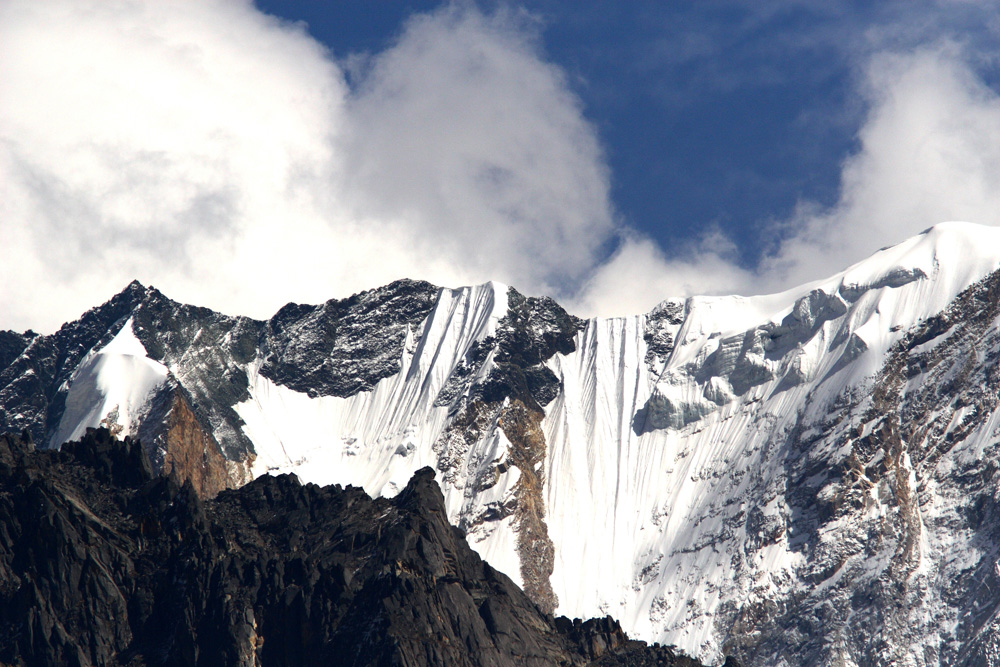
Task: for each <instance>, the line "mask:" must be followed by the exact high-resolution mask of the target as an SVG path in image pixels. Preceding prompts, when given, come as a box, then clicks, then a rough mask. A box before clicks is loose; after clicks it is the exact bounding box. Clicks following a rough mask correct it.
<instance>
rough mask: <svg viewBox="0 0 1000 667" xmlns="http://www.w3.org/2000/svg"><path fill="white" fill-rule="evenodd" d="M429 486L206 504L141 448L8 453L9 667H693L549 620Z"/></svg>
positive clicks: (3, 467) (288, 493)
mask: <svg viewBox="0 0 1000 667" xmlns="http://www.w3.org/2000/svg"><path fill="white" fill-rule="evenodd" d="M433 478H434V475H433V472H432V471H431V470H430V469H427V468H425V469H423V470H420V471H418V472H417V474H416V475H415V476H414V477H413V479H412V480H411V481H410V483H409V485H408V486H407V487H406V488H405V489H404V490H403V491H402V492H401V493H400V494H399V495H398V496H397V497H396V498H394V499H392V500H387V499H377V500H372V499H371V498H370V497H368V496H367V495H365V493H364V492H363V491H361V490H360V489H357V488H353V487H347V488H341V487H339V486H329V487H318V486H315V485H304V486H303V485H301V484H300V483H299V482H298V480H297V479H296V478H295V477H294V476H291V475H286V476H281V477H270V476H264V477H261V478H259V479H257V480H256V481H254V482H251V483H250V484H248V485H246V486H244V487H242V488H240V489H238V490H229V491H223V492H222V493H220V494H219V495H218V497H217V498H216V499H214V500H209V501H202V500H200V499H199V497H198V494H197V493H196V492H195V491H194V489H193V487H192V485H191V483H190V481H188V482H187V483H185V485H184V486H179V485H178V484H177V482H176V481H175V479H174V478H172V477H156V476H154V474H153V468H152V466H151V465H150V462H149V460H148V458H147V456H146V453H145V452H144V450H143V448H142V447H141V446H140V445H139V444H138V443H137V442H133V441H131V440H128V439H126V440H125V441H124V442H119V441H117V440H116V439H114V438H113V437H112V436H111V435H110V433H109V432H108V431H106V430H98V431H90V432H88V433H87V435H86V436H85V437H84V438H83V439H82V440H81V441H79V442H75V443H67V444H66V445H64V446H63V447H62V449H61V451H35V450H34V447H33V446H32V445H31V443H30V439H29V438H26V437H22V438H18V437H14V436H2V437H0V662H2V663H5V664H8V663H9V664H16V665H56V664H58V665H330V664H338V665H445V664H446V665H511V664H519V665H587V664H600V665H696V664H698V663H696V662H694V661H691V660H690V659H688V658H686V657H683V656H676V655H675V654H674V653H673V652H672V651H671V650H670V649H668V648H665V647H659V646H656V647H649V646H646V645H645V644H643V643H641V642H635V641H631V640H629V639H628V638H627V637H626V636H625V634H624V633H623V632H622V630H621V627H620V626H619V625H618V622H617V621H615V620H613V619H611V618H604V619H595V620H590V621H586V622H581V621H579V620H577V621H570V620H569V619H565V618H559V619H553V618H552V617H551V616H548V615H546V614H544V613H542V612H541V611H540V610H539V609H538V607H536V606H535V604H534V603H532V602H531V601H530V600H529V599H528V598H527V597H526V596H525V594H524V593H523V592H522V591H521V590H520V589H518V588H517V586H515V585H514V584H513V583H512V582H511V581H510V579H508V578H507V577H506V576H504V575H503V574H500V573H498V572H496V571H495V570H494V569H493V568H491V567H490V566H489V565H488V564H486V563H485V562H483V561H482V560H481V559H480V558H479V557H478V556H477V555H476V554H475V552H473V551H472V550H471V549H469V547H468V545H467V544H466V543H465V540H464V537H463V535H462V533H461V531H460V530H458V529H457V528H454V527H452V526H451V525H449V523H448V520H447V516H446V513H445V510H444V505H443V497H442V495H441V491H440V490H439V488H438V486H437V484H436V483H435V482H434V479H433Z"/></svg>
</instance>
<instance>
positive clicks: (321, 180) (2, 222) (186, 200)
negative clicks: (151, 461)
mask: <svg viewBox="0 0 1000 667" xmlns="http://www.w3.org/2000/svg"><path fill="white" fill-rule="evenodd" d="M0 50H2V53H0V327H3V328H8V327H10V328H16V329H23V328H27V327H34V328H37V329H41V330H52V329H54V328H55V327H56V326H58V325H59V324H60V323H62V322H63V321H65V320H68V319H72V318H75V317H76V316H77V315H79V313H80V312H82V311H83V310H85V309H86V308H88V307H90V306H92V305H94V304H95V303H97V302H99V301H101V300H102V299H104V298H107V297H108V296H110V295H111V294H113V293H114V292H116V291H117V290H119V289H121V288H122V287H123V286H124V285H125V284H126V283H128V282H129V281H130V280H131V279H132V278H135V277H137V278H139V279H140V280H142V281H143V282H145V283H147V284H155V285H156V286H157V287H160V288H161V289H163V290H164V291H165V292H166V293H167V294H168V295H170V296H172V297H174V298H177V299H179V300H182V301H187V302H191V303H198V304H203V305H208V306H211V307H213V308H217V309H220V310H223V311H226V312H233V313H246V314H250V315H254V316H258V317H264V316H268V315H270V314H271V313H273V312H274V311H275V310H276V309H277V308H278V307H279V306H280V305H282V304H283V303H284V302H286V301H288V300H297V301H305V302H318V301H323V300H325V299H327V298H330V297H332V296H346V295H348V294H350V293H352V292H354V291H358V290H362V289H366V288H370V287H374V286H377V285H380V284H384V283H385V282H387V281H389V280H392V279H394V278H398V277H403V276H408V277H415V278H424V279H428V280H431V281H433V282H436V283H438V284H445V285H457V284H469V283H473V282H479V281H484V280H488V279H498V280H502V281H505V282H509V283H511V284H513V285H515V286H517V287H518V288H519V289H521V290H522V291H525V292H528V293H535V294H538V293H549V294H552V295H553V296H556V297H557V298H559V299H561V300H563V301H564V302H566V303H567V304H568V305H570V307H571V308H573V309H575V310H576V311H577V312H579V313H580V314H595V313H601V314H623V313H627V312H638V311H643V310H647V309H648V308H650V307H652V306H653V305H654V304H655V303H656V302H658V301H660V300H661V299H663V298H665V297H667V296H686V295H690V294H695V293H724V292H739V293H744V294H747V293H754V292H760V291H770V290H777V289H783V288H787V287H789V286H790V285H791V284H794V283H795V282H799V281H805V280H809V279H813V278H818V277H822V276H823V275H826V274H829V273H831V272H833V271H836V270H839V269H840V268H843V267H844V266H845V265H847V264H849V263H851V262H853V261H856V260H858V259H861V258H863V257H864V256H866V255H867V254H869V253H871V252H872V251H873V250H875V249H876V248H878V247H880V246H883V245H888V244H891V243H895V242H897V241H899V240H902V239H903V238H905V237H906V236H909V235H911V234H914V233H917V232H919V231H920V230H921V229H923V228H925V227H927V226H929V225H931V224H934V223H936V222H940V221H943V220H948V219H965V220H971V221H974V222H981V223H987V224H998V223H1000V168H998V167H1000V102H998V97H997V95H996V94H995V93H994V92H993V91H992V90H990V89H989V88H988V87H986V86H985V85H984V84H983V83H982V82H981V81H980V80H979V79H978V78H977V77H976V75H975V74H974V73H973V71H972V70H971V68H970V67H969V66H968V65H967V64H966V62H965V61H964V60H963V58H962V54H961V52H960V50H959V49H958V48H957V47H953V46H946V47H942V48H938V49H924V50H919V51H914V52H909V53H905V54H896V55H881V56H877V57H875V58H874V59H872V61H871V63H870V66H869V67H868V68H867V70H866V71H867V77H866V79H865V84H864V87H863V90H862V93H863V95H864V96H865V99H866V100H867V102H868V104H869V107H870V113H869V116H868V118H867V120H866V122H865V123H864V125H863V127H862V128H861V130H860V133H859V146H860V148H859V151H858V153H857V154H856V155H853V156H851V157H850V158H848V159H847V160H846V161H845V163H844V167H843V175H842V192H841V196H840V199H839V201H838V202H837V204H836V205H835V206H833V207H831V208H829V209H823V208H821V207H818V206H817V205H815V204H812V203H809V202H803V203H802V205H801V206H800V208H799V213H798V214H797V215H795V216H794V217H793V219H791V220H788V221H785V222H784V223H782V224H781V225H779V226H778V227H776V230H777V231H776V233H778V232H780V236H781V238H782V239H783V241H782V242H781V243H780V244H779V245H778V249H777V251H776V252H775V253H774V254H773V255H770V256H768V257H766V258H765V259H764V260H763V262H762V263H761V265H760V266H759V267H756V268H755V269H746V268H741V267H740V266H738V265H737V263H736V262H735V260H734V257H735V256H736V253H735V252H734V248H733V247H732V243H731V242H730V241H729V240H727V239H726V238H725V237H724V236H723V235H722V234H721V233H719V232H718V231H716V230H704V231H702V232H701V233H700V234H699V233H697V232H695V233H694V234H693V236H694V237H696V239H697V240H696V241H694V242H688V243H685V244H682V245H681V246H675V247H670V248H666V249H663V248H660V247H658V246H657V245H656V244H655V243H654V242H653V241H651V240H650V239H648V238H646V237H644V236H642V235H641V234H639V233H638V232H636V231H634V230H630V229H629V228H628V227H626V226H623V225H622V223H620V222H619V221H616V219H615V214H614V211H613V207H612V205H611V202H610V198H609V175H608V173H607V167H606V164H605V162H604V158H603V155H602V153H601V148H600V145H599V142H598V140H597V136H596V132H595V130H594V128H593V127H592V126H591V125H590V124H589V123H588V122H587V120H586V118H585V116H584V114H583V111H582V109H581V105H580V102H579V100H578V99H577V98H576V97H575V96H574V95H573V93H572V92H571V91H570V89H569V87H568V85H567V83H566V81H565V78H564V75H563V73H562V72H561V71H560V70H559V69H558V68H557V67H555V66H554V65H552V64H550V63H548V62H546V60H545V58H544V54H543V53H541V51H540V46H539V41H538V39H537V34H536V33H535V31H534V28H533V26H532V25H531V24H530V20H529V19H527V18H525V17H524V16H522V15H519V14H517V13H516V12H509V11H508V12H504V11H500V12H497V13H495V14H491V15H483V14H481V13H479V12H477V11H476V10H474V9H470V8H469V7H467V6H464V5H463V6H461V7H460V8H456V7H446V8H445V9H442V10H440V11H438V12H435V13H433V14H430V15H423V16H417V17H415V18H414V19H412V20H411V21H410V22H409V23H408V24H407V25H406V26H405V27H404V29H403V31H402V33H401V36H400V38H399V40H398V42H397V43H396V44H395V45H393V46H392V47H390V48H389V49H388V50H386V51H385V52H382V53H379V54H374V55H372V56H370V57H369V58H368V59H367V60H363V61H360V65H358V64H357V63H358V61H355V65H356V67H357V69H356V70H352V72H353V73H354V74H355V76H353V77H352V85H351V86H349V85H348V84H347V83H346V82H345V76H344V72H343V70H342V67H341V65H340V64H338V62H337V61H335V60H334V59H333V58H332V57H331V55H330V54H329V53H327V52H326V50H325V49H324V48H323V47H322V46H321V45H320V44H318V43H317V42H316V41H315V40H313V39H312V38H311V37H310V36H309V35H308V34H307V33H306V31H305V29H304V28H302V27H300V26H295V25H290V24H287V23H283V22H280V21H278V20H277V19H274V18H272V17H268V16H266V15H264V14H262V13H260V12H259V11H258V10H256V9H255V8H254V6H253V5H252V4H251V3H250V2H248V1H246V0H198V1H195V0H191V1H189V2H175V3H163V2H147V1H143V0H121V1H119V2H115V3H108V2H104V1H103V0H89V1H87V0H47V1H46V2H44V3H42V2H34V1H30V0H7V1H3V0H0ZM616 243H617V246H615V244H616ZM612 247H616V248H617V249H616V250H615V251H614V252H613V253H612V254H611V257H610V258H606V253H607V250H608V248H612Z"/></svg>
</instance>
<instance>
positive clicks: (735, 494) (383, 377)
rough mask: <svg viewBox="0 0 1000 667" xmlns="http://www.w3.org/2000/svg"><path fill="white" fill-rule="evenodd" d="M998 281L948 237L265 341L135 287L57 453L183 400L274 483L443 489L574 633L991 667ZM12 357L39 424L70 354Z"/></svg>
mask: <svg viewBox="0 0 1000 667" xmlns="http://www.w3.org/2000/svg"><path fill="white" fill-rule="evenodd" d="M998 268H1000V230H998V229H994V228H985V227H980V226H976V225H969V224H964V223H947V224H942V225H938V226H935V227H933V228H931V229H929V230H927V231H926V232H924V233H923V234H921V235H918V236H916V237H914V238H912V239H909V240H907V241H905V242H903V243H901V244H899V245H897V246H894V247H891V248H887V249H884V250H882V251H879V252H878V253H876V254H874V255H873V256H872V257H870V258H868V259H866V260H865V261H863V262H860V263H858V264H856V265H855V266H852V267H850V268H849V269H847V270H845V271H844V272H842V273H840V274H837V275H835V276H833V277H831V278H829V279H826V280H821V281H817V282H815V283H812V284H809V285H805V286H802V287H800V288H796V289H793V290H789V291H787V292H784V293H781V294H775V295H767V296H757V297H739V296H730V297H697V298H692V299H687V300H667V301H664V302H663V303H661V304H660V305H659V306H658V307H657V308H656V309H654V310H653V311H652V312H650V313H648V314H645V315H639V316H635V317H627V318H612V319H600V318H598V319H593V320H590V321H587V322H583V321H580V320H576V319H575V318H572V317H570V316H568V315H567V314H566V313H565V311H562V309H561V308H559V307H558V305H557V304H555V303H554V302H551V301H550V300H545V299H525V298H524V297H522V296H521V295H519V294H517V293H516V292H515V291H513V290H509V289H508V288H507V287H505V286H503V285H499V284H496V283H488V284H485V285H480V286H476V287H467V288H461V289H454V290H451V289H442V290H435V289H434V288H433V287H432V286H428V285H426V283H423V284H421V283H412V282H405V281H404V282H401V283H398V284H393V285H391V286H387V287H385V288H380V289H379V290H373V291H372V292H370V293H364V294H361V295H356V296H355V297H351V299H347V300H343V301H331V302H328V303H327V304H325V305H324V306H316V307H313V306H296V305H293V304H292V305H289V306H288V307H286V308H284V309H282V311H281V312H279V314H277V315H276V316H275V317H274V318H272V320H270V321H269V322H266V323H264V322H256V321H252V320H247V319H245V318H226V317H224V316H219V315H217V314H213V313H211V312H210V311H205V310H204V309H193V308H190V307H187V306H180V305H179V304H174V303H173V302H169V300H166V299H165V298H164V297H162V295H159V294H158V293H155V291H149V290H146V291H145V292H143V291H142V290H144V289H145V288H141V286H139V287H134V286H130V288H129V289H130V290H131V291H130V292H129V293H128V298H127V299H125V297H121V299H122V300H123V301H122V303H120V304H118V305H116V306H114V308H112V309H111V311H109V314H107V315H103V314H102V313H103V311H101V312H100V313H98V312H97V311H95V313H97V314H95V315H93V316H91V315H88V317H91V319H92V320H93V319H94V318H97V320H99V321H100V322H102V323H103V322H105V321H106V322H109V323H110V322H114V323H115V324H114V325H110V324H109V325H108V326H110V328H109V329H108V334H107V335H104V336H103V338H102V337H101V336H102V334H100V328H99V327H98V325H96V324H95V325H94V326H93V327H91V328H92V329H94V332H92V333H90V334H88V336H89V337H88V338H87V340H88V341H98V340H101V341H103V340H110V339H111V337H112V336H113V338H114V340H113V341H112V342H111V343H109V344H104V343H103V342H98V343H97V344H94V343H93V342H90V343H87V346H86V347H83V349H82V351H80V352H79V355H80V358H81V359H82V361H80V362H79V363H78V364H76V365H75V366H74V367H73V368H74V369H75V370H73V371H72V375H71V376H69V375H67V377H69V378H70V379H69V381H66V382H64V383H63V385H62V388H61V389H60V391H59V392H57V395H56V399H58V398H59V396H64V397H65V410H64V411H63V413H62V418H61V421H60V422H59V426H58V429H57V430H56V431H52V430H51V427H50V433H53V435H52V437H53V438H54V441H55V442H58V441H60V438H62V437H63V434H76V433H79V432H81V431H82V429H83V428H84V427H85V426H88V425H93V424H96V423H98V422H105V423H108V422H109V421H110V422H116V421H117V423H118V424H119V425H120V426H121V427H122V428H134V422H135V421H136V420H139V421H141V420H142V419H143V418H144V414H145V411H146V408H145V407H144V406H145V405H146V401H147V399H148V398H149V396H150V395H151V393H156V392H157V391H159V388H160V387H161V384H159V383H162V381H163V380H162V378H163V377H164V376H165V374H169V377H170V378H172V379H171V382H176V383H177V386H178V387H179V389H178V391H181V392H187V393H185V395H190V396H191V404H192V407H193V410H194V412H195V413H197V415H200V418H201V421H202V425H203V426H204V429H205V431H206V433H208V434H209V436H210V437H211V438H214V442H215V443H216V445H213V446H217V447H218V448H219V449H220V450H221V451H223V452H224V453H225V454H226V456H227V457H228V459H229V460H230V461H233V460H237V459H238V460H240V461H243V462H244V463H245V464H246V465H247V466H250V467H251V469H252V472H253V474H254V475H259V474H264V473H266V472H275V473H277V472H295V473H296V474H297V475H298V476H299V477H301V478H302V479H303V480H304V481H312V482H317V483H331V482H338V483H342V484H347V483H351V484H356V485H362V486H363V487H364V488H365V489H366V490H367V491H368V492H369V493H372V494H375V495H379V494H381V495H386V496H392V495H394V494H395V493H397V492H398V491H399V489H401V488H402V487H403V486H404V485H405V483H406V482H407V480H408V479H409V477H410V476H411V475H412V474H413V472H414V471H416V470H417V469H419V468H421V467H422V466H425V465H431V466H432V467H434V468H436V469H437V470H438V472H439V479H440V481H441V485H442V489H443V491H444V494H445V498H446V505H447V509H448V514H449V518H450V519H451V521H452V522H453V523H455V524H456V525H459V526H461V527H462V528H463V529H465V530H466V531H467V532H468V535H469V541H470V543H471V544H472V546H473V547H474V548H476V549H477V550H478V551H479V552H480V553H481V554H482V555H483V556H484V557H486V558H487V559H488V560H490V562H491V563H492V564H493V565H494V566H496V567H498V569H501V570H503V571H504V572H505V573H506V574H508V575H509V576H511V577H512V578H514V579H515V580H516V581H518V582H519V583H520V584H523V585H524V587H525V588H526V590H527V591H528V592H529V594H532V595H533V596H534V597H535V599H536V601H538V602H539V604H541V605H542V606H543V607H545V608H553V609H555V610H556V611H557V612H558V613H561V614H566V615H570V616H579V617H590V616H595V615H599V614H603V613H610V614H612V615H614V616H615V617H617V618H620V619H621V620H622V623H623V625H624V627H625V628H626V629H627V630H628V631H629V632H630V633H632V634H635V635H638V636H639V637H641V638H643V639H647V640H656V641H661V642H667V643H672V644H676V645H678V646H680V647H681V648H683V649H684V650H686V651H688V652H690V653H692V654H694V655H697V656H699V657H701V658H702V659H703V660H705V661H707V662H712V661H717V660H719V659H720V658H721V656H722V654H723V652H724V651H725V652H726V653H735V654H737V655H738V656H740V657H741V658H743V659H744V660H745V661H746V662H747V663H748V664H751V665H774V664H789V665H795V664H838V665H853V664H858V665H860V664H910V665H929V664H941V663H944V664H957V663H962V662H963V661H964V662H965V663H967V664H988V665H1000V657H998V656H1000V620H998V619H1000V605H998V603H997V602H995V601H993V600H992V598H991V596H990V594H989V593H988V591H990V590H997V589H1000V567H998V566H996V563H997V562H1000V552H998V548H997V547H996V546H995V545H996V544H1000V475H995V474H994V473H995V472H997V471H1000V451H998V450H1000V426H998V425H1000V414H998V412H997V409H996V406H997V405H998V403H1000V396H998V386H1000V377H998V376H1000V371H998V370H997V368H998V360H1000V330H998V326H997V316H998V313H997V310H998V306H997V304H998V303H1000V274H998V273H994V272H996V271H997V269H998ZM123 294H125V293H123ZM112 305H113V304H112ZM130 308H131V309H132V310H129V309H130ZM112 311H113V312H112ZM122 312H131V313H132V315H131V316H130V317H131V319H127V321H126V318H125V317H123V316H122V315H121V313H122ZM98 316H100V317H98ZM95 321H96V320H95ZM178 322H179V323H178ZM68 326H69V325H68ZM74 326H77V325H74ZM80 326H82V325H80ZM100 326H105V325H104V324H101V325H100ZM116 327H120V330H119V329H116ZM77 328H80V327H79V326H77ZM73 330H74V329H73V328H72V327H70V329H69V330H68V331H70V332H71V333H72V331H73ZM9 338H10V341H11V345H14V346H15V347H17V349H20V348H21V346H24V350H23V352H21V353H20V356H19V357H16V358H15V359H14V361H13V362H12V363H11V364H9V365H8V367H7V369H6V370H4V371H3V372H2V374H0V380H2V381H3V382H0V384H3V388H0V408H2V410H0V418H3V420H4V423H5V424H7V425H9V426H10V425H13V426H17V425H20V424H22V423H28V424H29V425H30V424H31V423H32V422H30V417H31V415H33V414H41V413H40V412H39V410H38V409H37V408H31V405H34V404H36V403H38V402H39V400H40V399H37V398H35V397H37V396H39V394H38V393H37V392H36V393H35V394H31V393H30V392H28V391H26V390H23V389H18V387H23V386H29V387H30V386H34V385H32V382H34V380H33V379H32V378H34V377H36V376H32V375H30V374H29V371H30V370H31V368H29V367H32V366H31V365H32V364H33V363H35V362H34V361H33V360H34V357H33V356H32V354H33V353H32V350H33V349H35V348H38V347H44V346H45V345H49V346H50V347H52V346H53V345H54V343H48V342H46V341H39V340H30V339H29V338H28V337H27V336H26V335H25V336H20V335H12V336H10V337H9ZM5 340H6V339H5ZM72 340H73V339H72V337H70V338H67V340H66V341H63V342H61V343H59V344H60V345H63V346H64V347H67V346H68V347H72V345H70V342H71V341H72ZM67 341H69V342H67ZM5 345H6V343H5ZM91 346H92V347H91ZM77 347H79V345H77ZM73 349H75V348H73ZM87 349H90V352H89V353H87V354H84V351H86V350H87ZM4 354H5V355H7V354H8V353H7V352H4ZM11 356H13V353H11ZM50 356H52V354H51V353H50ZM64 365H65V364H64ZM25 369H28V370H25ZM62 372H66V371H62ZM39 374H41V373H38V374H36V375H39ZM53 377H56V378H58V377H61V376H59V375H58V374H55V375H53ZM60 382H62V381H60ZM4 383H5V384H4ZM36 384H37V383H36ZM15 390H16V391H15ZM18 391H20V392H21V393H20V394H18V393H17V392H18ZM21 395H23V396H28V397H30V398H31V401H28V400H26V399H24V400H22V399H19V398H18V396H21ZM11 397H13V398H11ZM18 401H20V402H18ZM55 404H56V405H57V406H58V403H55ZM25 406H27V407H25ZM115 407H117V408H118V412H117V414H114V409H115ZM29 408H31V409H29ZM3 410H6V411H7V412H6V413H3V412H2V411H3ZM32 410H34V412H32ZM49 412H53V411H52V410H51V409H50V410H49ZM26 415H27V416H26ZM206 442H207V441H206ZM246 443H249V444H246ZM206 446H207V445H206ZM240 457H242V458H240ZM206 460H207V459H206ZM994 526H996V528H994Z"/></svg>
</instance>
